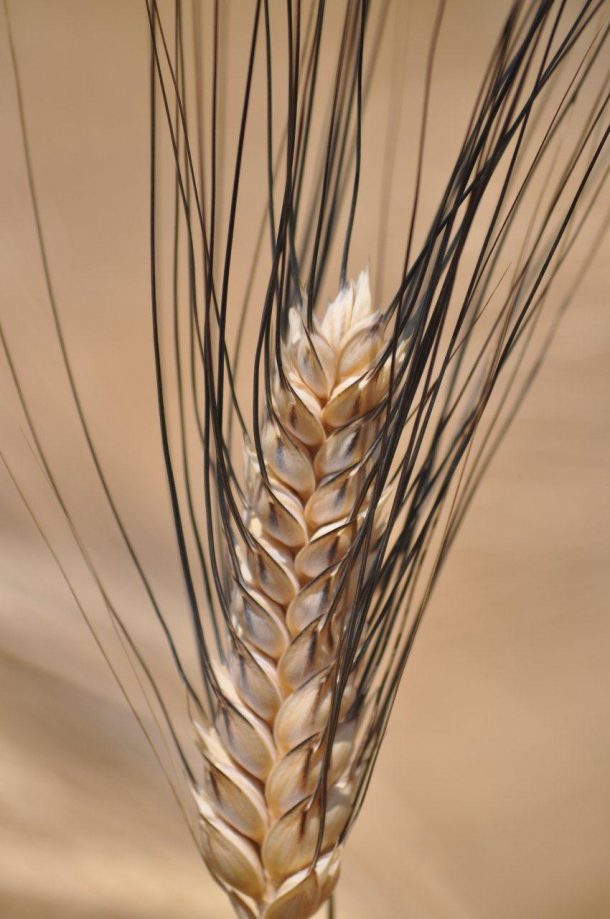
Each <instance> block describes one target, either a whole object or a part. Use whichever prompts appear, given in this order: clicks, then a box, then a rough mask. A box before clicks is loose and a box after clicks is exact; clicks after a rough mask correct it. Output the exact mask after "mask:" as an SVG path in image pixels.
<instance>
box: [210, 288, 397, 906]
mask: <svg viewBox="0 0 610 919" xmlns="http://www.w3.org/2000/svg"><path fill="white" fill-rule="evenodd" d="M384 343H385V340H384V323H383V317H382V315H381V313H380V312H379V311H377V310H375V309H374V308H373V304H372V300H371V293H370V286H369V277H368V272H367V271H364V272H362V273H361V274H360V276H359V278H358V279H357V281H356V282H353V283H350V284H348V285H347V286H345V287H344V288H343V289H342V290H341V291H340V292H339V294H338V296H337V297H336V298H335V300H333V301H332V302H330V303H328V304H327V306H326V308H325V309H323V311H322V313H321V315H318V316H315V317H314V321H313V325H312V326H309V327H308V326H307V325H306V321H305V318H304V316H303V315H302V314H301V312H300V310H299V309H297V308H293V309H292V310H291V312H290V315H289V323H288V331H287V335H286V338H285V341H284V342H283V350H282V362H283V375H282V376H281V375H280V374H279V372H278V369H277V367H276V368H275V371H274V379H273V385H272V393H273V411H270V412H268V413H267V416H266V418H265V421H264V423H263V425H262V430H261V443H262V448H263V456H264V462H265V475H264V476H263V475H262V474H261V469H260V467H259V461H258V459H257V457H256V455H255V454H253V453H252V452H251V451H250V450H248V449H247V448H246V447H244V454H245V474H244V496H245V497H244V507H243V520H244V524H245V526H246V528H247V531H248V534H249V539H248V541H247V545H244V546H243V547H242V548H240V550H239V551H238V552H237V554H236V558H237V562H236V563H235V564H236V565H237V567H238V569H239V570H238V571H234V572H232V574H233V582H234V584H235V587H234V589H233V593H232V597H231V619H232V624H233V629H234V635H233V638H232V640H231V641H230V642H228V647H229V651H228V656H227V658H228V659H227V665H226V668H221V667H219V668H218V672H217V680H218V685H219V686H220V687H221V689H222V692H223V694H224V700H223V703H222V704H219V706H218V710H217V712H216V715H215V719H214V721H213V723H211V724H209V725H206V726H201V725H199V726H198V733H199V741H200V745H201V748H202V751H203V754H204V755H203V779H202V781H201V783H200V787H199V788H198V789H197V790H196V802H197V806H198V808H199V813H200V817H201V827H202V849H203V853H204V857H205V859H206V861H207V863H208V866H209V867H210V869H211V871H212V873H213V874H214V875H215V876H216V877H217V878H218V879H219V880H220V881H221V882H222V884H223V885H224V886H225V887H226V888H228V889H229V894H230V897H231V900H232V903H233V905H234V907H235V910H236V912H237V914H238V915H239V916H241V917H244V919H246V917H247V919H252V917H255V919H259V917H260V919H307V917H309V916H312V915H313V914H314V913H315V912H316V911H317V910H318V909H319V908H320V906H321V905H322V904H323V903H324V902H325V901H326V900H327V899H328V897H329V896H330V895H331V893H332V890H333V888H334V886H335V884H336V883H337V880H338V876H339V861H340V851H339V848H340V847H339V841H340V839H341V834H342V833H343V830H344V829H345V827H346V825H347V822H348V820H349V817H350V814H351V811H352V806H353V785H354V768H353V767H354V757H355V738H356V733H357V729H358V716H357V714H355V710H354V706H353V704H352V703H353V700H354V675H352V678H350V679H348V682H347V685H346V687H345V691H344V694H343V697H342V700H341V707H340V716H339V725H338V729H337V731H336V734H335V737H334V741H333V747H332V751H330V757H329V758H330V769H329V772H328V776H327V795H326V797H325V805H324V806H325V813H324V815H322V814H321V804H320V800H321V799H320V795H319V794H317V793H316V791H317V789H318V786H319V784H320V781H321V775H322V768H323V761H324V756H325V753H326V750H325V748H324V741H325V735H324V728H325V726H326V723H327V721H328V718H329V714H330V706H331V691H332V690H331V688H332V685H333V681H334V674H335V671H334V665H335V662H336V653H337V643H338V641H339V640H340V638H341V634H342V632H343V629H344V627H345V623H346V621H347V618H348V617H349V615H350V605H351V603H352V602H353V594H354V589H355V575H354V572H352V571H347V573H346V568H347V567H349V560H350V556H349V550H350V547H351V546H352V544H353V541H354V538H355V536H356V533H357V532H358V528H359V527H360V526H361V524H362V521H363V520H364V519H365V517H366V515H367V514H368V513H369V511H370V508H369V505H368V502H367V497H366V496H365V497H364V499H360V500H359V502H358V505H357V506H356V501H357V499H358V498H359V496H360V490H361V486H362V482H363V481H364V478H365V477H366V475H367V473H368V472H369V471H370V467H371V464H373V463H374V462H375V453H374V450H373V451H371V446H372V445H373V443H374V440H375V437H376V434H377V433H378V430H379V425H380V423H381V422H380V419H379V416H380V414H381V413H379V412H375V411H372V410H373V409H374V408H375V407H376V406H378V405H381V404H382V402H383V401H384V398H385V396H386V393H387V386H388V377H389V374H388V368H387V366H386V365H385V364H384V363H383V362H382V361H380V354H381V351H382V349H383V346H384ZM379 529H380V524H379V523H378V521H374V524H373V540H372V542H371V546H372V547H373V550H374V546H375V540H376V537H377V536H378V535H379ZM339 585H341V590H340V595H339V596H338V592H339ZM322 816H324V820H323V821H322ZM322 822H323V823H324V829H323V832H321V823H322ZM320 835H321V844H319V843H320Z"/></svg>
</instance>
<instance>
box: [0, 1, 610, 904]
mask: <svg viewBox="0 0 610 919" xmlns="http://www.w3.org/2000/svg"><path fill="white" fill-rule="evenodd" d="M406 7H407V4H405V7H404V9H406ZM409 9H411V7H409ZM504 9H505V4H504V3H493V2H492V3H477V2H475V0H472V2H471V0H468V2H465V0H464V2H462V0H453V2H452V3H451V2H450V4H449V11H448V18H447V22H446V26H445V30H444V33H443V43H442V44H441V53H440V54H439V64H438V69H437V73H436V81H437V82H436V86H437V90H438V93H439V96H438V100H439V101H440V103H442V104H443V105H445V112H446V117H445V119H444V120H443V121H442V122H440V121H435V120H434V119H433V122H432V125H431V138H430V145H429V153H428V157H427V161H426V170H427V181H428V182H429V187H430V189H436V188H437V184H435V183H440V180H441V179H442V177H443V175H444V174H445V172H446V166H447V156H448V155H449V154H448V153H447V150H446V146H447V144H446V143H443V140H444V139H446V137H447V136H449V135H450V134H451V128H452V127H453V126H454V125H455V127H456V129H457V128H458V127H459V126H460V125H463V124H464V118H465V117H466V114H467V111H468V107H469V104H470V102H471V100H472V98H473V92H474V90H475V88H476V84H477V79H478V77H479V75H480V73H481V72H482V67H483V64H484V61H485V58H486V55H487V52H488V49H489V47H490V44H491V41H492V39H493V38H494V37H495V35H496V33H497V29H498V27H499V23H500V22H501V16H502V13H503V11H504ZM11 11H12V21H13V27H14V32H15V40H16V44H17V48H18V53H19V59H20V65H21V69H22V77H23V88H24V94H25V99H26V111H27V114H28V119H29V129H30V136H31V143H32V150H33V157H34V165H35V170H36V176H37V182H38V187H39V190H40V200H41V210H42V215H43V222H44V227H45V233H46V236H47V240H48V248H49V257H50V262H51V266H52V271H53V277H54V283H55V287H56V292H57V297H58V301H59V303H60V308H61V311H62V316H63V318H64V322H65V328H66V337H67V343H68V348H69V351H70V354H71V356H72V358H73V361H74V366H75V372H76V376H77V379H78V382H79V387H80V390H81V393H82V396H83V402H84V404H85V406H86V411H87V415H88V417H90V418H91V420H92V426H93V429H94V433H95V437H96V443H97V444H98V445H99V449H100V455H101V459H102V462H103V464H104V467H105V469H106V470H107V471H108V474H109V478H110V480H111V482H112V485H113V489H114V490H115V492H116V495H117V499H118V501H119V503H120V505H121V507H122V508H123V509H124V510H125V513H126V517H127V522H128V526H129V528H130V531H131V532H133V533H134V534H135V535H136V540H137V543H138V548H139V550H140V551H141V553H142V556H143V559H144V562H145V564H146V567H147V570H149V571H150V572H151V573H152V577H153V580H154V584H155V587H156V589H157V590H158V591H159V594H160V596H161V598H162V600H163V602H164V604H165V608H168V609H170V610H171V615H172V621H175V623H176V629H177V630H178V632H179V634H180V636H181V637H184V638H186V637H187V635H188V633H187V632H186V630H185V629H184V627H182V626H181V625H180V623H183V622H184V621H185V606H184V602H183V598H182V592H181V590H180V589H179V587H178V573H177V566H176V560H175V555H174V551H175V550H174V549H173V547H172V541H171V532H170V529H169V523H168V515H167V506H166V501H165V489H164V485H163V473H162V469H161V464H160V456H159V449H158V439H157V429H156V416H155V406H154V403H153V400H152V399H151V398H150V396H151V392H152V385H153V377H152V363H151V354H150V341H149V327H148V266H147V225H146V220H147V210H146V209H147V202H146V194H147V189H146V183H147V165H146V164H147V147H146V144H147V133H146V132H147V109H146V104H145V100H146V23H145V15H144V9H143V4H140V3H139V2H137V3H136V2H131V0H121V2H111V0H86V2H77V0H73V2H67V0H18V2H13V3H11ZM410 15H411V16H412V18H411V21H410V29H411V35H412V36H415V38H412V41H411V43H412V56H411V58H410V62H411V63H410V66H411V71H410V77H411V85H412V90H413V93H414V96H413V98H417V93H418V92H420V91H421V61H422V55H423V53H424V50H425V48H424V42H423V41H419V40H418V39H417V36H418V35H419V34H421V35H427V34H429V31H428V32H426V31H425V29H426V28H428V29H429V22H430V15H431V13H430V11H429V10H428V7H427V5H426V4H425V3H423V0H422V2H419V3H417V4H415V5H413V7H412V11H411V14H410ZM418 29H420V30H422V31H421V32H418ZM1 33H2V34H1V37H0V68H1V73H0V112H1V117H2V135H3V139H2V147H1V149H0V158H1V164H2V168H1V170H0V214H1V217H0V233H1V239H0V316H1V320H2V323H3V325H4V327H5V329H6V333H7V336H8V338H9V340H10V343H11V346H12V348H13V350H14V354H15V359H16V362H17V365H18V367H19V369H20V372H21V374H22V376H23V380H24V383H25V386H26V390H27V393H28V398H29V399H30V400H31V404H32V406H33V410H34V414H35V417H36V421H37V424H38V425H39V429H40V433H41V437H42V440H43V443H44V444H45V446H46V447H47V448H48V450H49V457H50V460H51V462H52V464H53V468H54V469H55V470H56V471H57V474H58V478H59V480H60V482H61V485H62V488H64V489H65V490H66V494H67V495H68V496H69V504H70V507H71V509H72V510H73V511H74V513H75V517H76V519H77V520H78V524H79V527H80V528H81V529H82V532H83V535H84V537H85V539H86V540H87V542H88V545H90V546H92V551H93V554H94V556H95V558H96V561H98V562H99V565H100V569H101V571H102V574H103V577H104V579H105V581H106V582H107V583H109V584H111V585H112V592H113V596H116V598H117V601H118V602H119V603H120V604H121V609H122V610H125V611H126V614H128V615H129V616H130V617H131V618H130V621H131V622H133V623H134V627H135V629H136V634H137V635H138V638H139V640H140V641H141V642H142V645H143V647H144V648H145V649H146V651H147V653H148V654H149V655H150V656H151V658H152V659H153V660H155V661H157V663H158V669H157V672H158V673H159V674H160V677H161V679H164V677H165V676H167V677H168V678H169V667H168V665H167V663H166V662H165V658H164V656H163V655H162V650H161V643H160V641H159V640H158V637H157V636H156V633H154V631H153V630H152V629H150V627H149V622H150V620H149V618H148V617H147V614H146V611H145V606H144V603H143V600H142V596H141V593H140V592H139V590H138V588H137V584H136V583H135V581H134V578H133V576H132V573H131V572H130V569H129V565H128V563H127V561H126V559H125V556H124V553H123V552H122V550H121V548H120V545H119V543H118V541H117V539H116V538H115V534H114V531H113V529H112V526H111V524H110V522H109V518H108V515H107V513H106V512H105V510H104V506H103V501H102V500H101V498H100V496H99V489H98V488H96V486H95V479H94V476H93V474H92V472H91V469H90V464H89V463H88V461H87V457H86V453H85V450H84V447H83V443H82V438H81V437H80V436H79V433H78V427H77V424H76V421H75V418H74V412H73V409H72V408H71V406H70V403H69V398H68V392H67V389H66V386H65V381H64V378H63V376H62V372H61V364H60V361H59V357H58V352H57V346H56V342H55V340H54V338H53V335H52V326H51V324H50V320H49V312H48V305H47V301H46V298H45V290H44V286H43V279H42V272H41V267H40V261H39V258H38V254H37V250H36V243H35V237H34V232H33V224H32V218H31V211H30V209H29V205H28V197H27V189H26V184H25V172H24V166H23V158H22V153H21V149H20V143H19V131H18V121H17V114H16V107H15V93H14V84H13V81H12V75H11V69H10V61H9V57H8V47H7V43H6V25H5V20H4V19H2V28H1ZM246 40H247V33H246V32H245V31H244V32H243V34H240V32H239V27H238V25H237V26H236V33H235V38H234V41H235V47H236V48H238V49H239V47H241V45H240V42H241V43H243V42H244V41H246ZM383 73H384V74H385V79H386V80H387V79H389V74H390V73H391V70H390V68H389V67H388V68H386V69H385V70H384V71H383ZM418 80H419V82H417V81H418ZM379 91H380V92H383V85H382V88H381V89H380V90H379ZM407 167H408V163H407V164H406V165H405V169H407ZM407 171H408V170H407ZM433 203H434V194H433V193H432V192H431V194H430V196H429V204H428V205H426V204H425V203H424V214H425V212H426V207H427V206H429V207H431V206H432V205H433ZM604 206H605V203H604V202H603V201H600V203H599V206H598V209H597V211H598V214H599V215H603V209H604ZM591 238H592V235H591V234H589V235H588V236H585V237H583V239H582V241H581V243H580V244H579V247H578V249H577V252H576V257H577V259H582V258H583V257H585V255H586V252H587V247H588V245H589V244H590V242H591ZM369 254H370V253H369ZM362 255H363V257H364V258H366V257H367V253H363V254H362ZM608 255H609V253H608V249H607V246H606V249H605V251H602V252H601V253H600V254H599V256H598V257H597V258H596V260H595V262H594V264H593V265H592V268H591V271H590V273H589V275H588V277H587V279H586V281H585V282H584V284H583V286H582V288H581V291H580V294H579V296H578V298H577V301H576V302H575V303H574V305H573V307H572V309H571V311H570V312H569V314H568V316H567V317H566V319H565V321H564V324H563V326H562V328H561V331H560V334H559V336H558V339H557V341H556V344H555V347H554V349H553V351H552V354H551V355H550V357H549V360H548V362H547V364H546V366H545V368H544V370H543V372H542V374H541V377H540V379H539V381H538V383H537V385H536V387H535V390H534V392H533V393H532V395H531V396H530V397H529V399H528V401H527V403H526V404H525V406H524V408H523V411H522V412H521V415H520V417H519V419H518V420H517V422H516V423H515V425H514V427H513V429H512V431H511V433H510V436H509V438H508V440H507V442H506V443H505V445H504V447H503V449H502V451H501V453H500V455H499V456H498V458H497V460H496V462H495V463H494V465H493V467H492V469H491V470H490V472H489V475H488V477H487V480H486V482H485V484H484V486H483V488H482V490H481V492H480V494H479V496H478V499H477V500H476V502H475V505H474V507H473V508H472V511H471V513H470V516H469V518H468V521H467V524H466V525H465V527H464V530H463V532H462V533H461V535H460V538H459V540H458V543H457V545H456V546H455V549H454V551H453V553H452V556H451V559H450V561H449V563H448V564H447V567H446V569H445V571H444V573H443V577H442V579H441V583H440V586H439V588H438V590H437V591H436V593H435V595H434V598H433V602H432V605H431V608H430V611H429V614H428V618H427V620H426V622H425V624H424V626H423V628H422V631H421V634H420V637H419V639H418V642H417V645H416V650H415V653H414V654H413V657H412V660H411V662H410V665H409V667H408V670H407V673H406V676H405V679H404V682H403V685H402V689H401V692H400V696H399V699H398V702H397V705H396V709H395V712H394V717H393V721H392V723H391V728H390V731H389V734H388V737H387V739H386V741H385V746H384V749H383V753H382V755H381V757H380V761H379V766H378V769H377V772H376V776H375V779H374V782H373V785H372V788H371V791H370V794H369V797H368V800H367V804H366V807H365V809H364V812H363V813H362V815H361V818H360V822H359V824H358V826H357V828H356V830H355V832H354V834H353V837H352V838H351V840H350V844H349V847H348V851H347V853H346V856H345V863H344V873H343V880H342V887H341V895H340V899H339V909H338V915H339V917H340V919H368V917H371V916H374V917H375V919H403V917H404V919H413V917H417V919H492V917H493V919H515V917H519V919H604V917H608V916H610V869H609V864H610V766H609V762H610V727H609V723H610V719H609V704H608V699H609V698H610V667H609V666H608V662H609V660H610V656H609V655H610V624H609V617H608V595H609V588H610V573H609V572H610V566H609V558H610V527H609V526H608V520H607V517H608V503H609V502H608V498H609V494H608V493H609V488H610V472H609V468H610V424H609V421H610V399H609V387H608V382H609V372H608V368H609V358H610V326H609V323H608V314H607V307H608V280H609V277H608ZM0 400H1V403H0V404H1V412H0V442H1V445H2V450H3V452H5V453H6V455H7V458H8V459H9V462H10V463H11V466H12V467H13V469H14V470H15V472H16V473H17V474H18V476H19V478H20V481H21V483H22V485H23V487H24V488H25V491H26V493H27V495H28V498H29V499H30V500H31V501H32V503H33V504H34V505H35V507H36V508H37V511H38V512H39V514H40V517H41V520H42V521H43V522H44V526H45V528H47V529H48V531H49V534H50V536H51V538H52V539H53V542H54V545H56V546H57V547H58V549H59V550H60V552H61V555H62V558H63V559H65V560H66V563H67V565H68V567H69V570H70V573H71V576H72V577H73V579H74V581H75V583H76V585H77V586H78V588H79V589H80V590H81V591H82V596H83V599H84V601H85V603H86V604H87V608H88V609H90V610H91V612H92V615H93V616H94V618H95V621H96V623H97V624H98V629H99V632H100V634H101V636H102V637H103V638H104V639H107V640H108V641H109V642H112V640H113V639H112V632H111V629H110V628H109V626H108V625H107V623H106V622H105V620H104V617H103V611H102V610H101V609H100V604H99V600H98V599H97V598H96V595H95V591H94V590H93V589H92V587H91V584H90V581H89V580H88V578H87V577H86V575H85V574H84V573H83V570H82V565H81V564H80V563H79V561H78V558H77V554H76V553H75V552H74V549H73V548H72V547H71V545H70V540H69V538H68V537H67V535H66V532H65V528H64V527H63V526H62V524H61V518H60V515H59V513H58V511H57V509H56V508H55V507H54V505H53V502H52V501H51V500H50V499H49V497H48V492H47V489H46V487H45V484H44V482H43V481H42V479H41V476H40V473H39V470H38V469H37V467H36V465H35V463H34V461H33V460H32V457H31V454H30V452H29V450H28V447H27V445H26V442H25V440H24V431H25V426H24V424H23V421H22V419H21V416H20V413H19V410H18V405H17V402H16V399H15V396H14V392H13V390H12V387H11V384H10V379H9V377H8V373H7V372H6V367H5V364H4V361H0ZM0 515H1V517H0V683H1V688H0V711H1V718H2V722H1V731H2V744H1V748H0V915H1V916H2V917H5V919H17V917H28V919H30V917H62V919H64V917H69V919H72V917H75V919H111V917H112V919H115V917H116V919H119V917H122V919H128V917H129V919H132V917H142V919H161V917H164V919H165V917H172V919H195V917H205V919H212V917H213V919H221V917H224V916H228V915H229V909H228V907H227V904H226V903H225V900H224V897H223V895H221V894H220V893H218V892H217V890H216V888H215V887H214V885H213V884H212V882H211V881H210V880H209V878H208V876H207V874H206V872H205V869H204V868H203V866H202V865H201V864H200V862H199V860H198V857H197V854H196V852H195V850H194V848H193V846H192V843H191V842H190V840H189V837H188V835H187V833H186V831H185V829H184V825H183V823H182V821H181V817H180V813H179V811H178V809H177V808H176V805H175V802H174V801H173V799H172V797H171V795H170V793H169V791H168V788H167V785H166V784H165V782H164V780H163V778H162V776H161V774H160V771H159V769H158V766H157V764H156V762H155V760H154V758H153V757H152V754H151V753H150V751H149V749H148V747H147V745H146V742H145V741H144V739H143V737H142V736H141V734H140V733H139V731H138V729H137V726H136V724H135V722H134V721H133V718H132V716H131V714H130V713H129V711H128V709H127V707H126V705H125V703H124V701H123V700H122V698H121V696H120V694H119V692H118V690H117V688H116V686H115V684H114V683H113V681H112V678H111V676H110V675H109V673H108V670H107V668H106V667H105V665H104V663H103V661H102V660H101V659H100V656H99V653H98V652H97V650H96V648H95V646H94V644H93V641H92V639H91V636H90V635H89V634H88V632H87V630H86V628H85V626H84V625H83V623H82V620H81V619H80V618H79V615H78V612H77V611H76V610H75V608H74V605H73V603H72V601H71V599H70V597H69V595H68V593H67V591H66V588H65V585H64V584H63V583H62V581H61V578H60V576H59V575H58V573H57V570H56V569H55V567H54V565H53V563H52V561H51V560H50V559H49V558H48V556H47V555H46V554H45V550H44V547H43V546H42V544H41V542H40V540H39V539H38V537H37V535H36V533H35V531H34V529H33V527H32V524H31V522H30V521H29V520H28V518H27V515H26V513H25V512H24V510H23V507H22V505H21V504H20V501H19V499H18V498H17V497H16V495H15V493H14V490H13V489H12V487H11V485H10V482H9V480H8V478H7V477H6V475H5V474H4V472H3V471H2V472H1V473H0ZM168 691H170V692H171V691H172V690H171V689H170V690H168ZM177 699H178V701H179V697H177Z"/></svg>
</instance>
